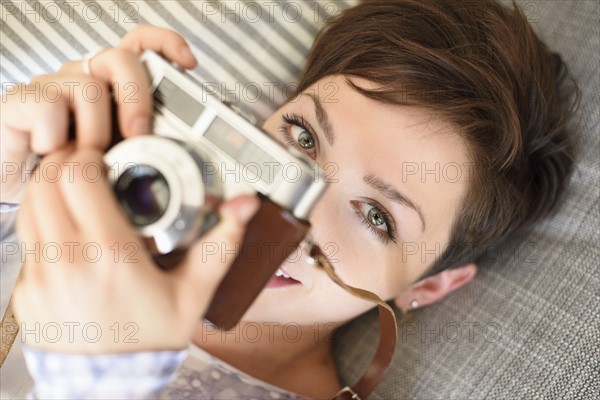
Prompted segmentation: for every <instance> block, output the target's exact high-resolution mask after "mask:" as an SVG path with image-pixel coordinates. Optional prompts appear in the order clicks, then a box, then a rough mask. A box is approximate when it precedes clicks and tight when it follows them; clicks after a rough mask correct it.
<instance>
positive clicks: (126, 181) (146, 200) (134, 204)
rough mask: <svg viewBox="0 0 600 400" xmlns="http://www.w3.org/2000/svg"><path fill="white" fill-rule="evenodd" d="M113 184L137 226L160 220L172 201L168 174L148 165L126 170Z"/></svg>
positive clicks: (122, 204) (119, 198)
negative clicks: (167, 178) (164, 174)
mask: <svg viewBox="0 0 600 400" xmlns="http://www.w3.org/2000/svg"><path fill="white" fill-rule="evenodd" d="M114 188H115V194H116V196H117V199H118V200H119V202H120V203H121V206H122V207H123V209H124V210H125V212H126V213H127V214H128V216H129V218H130V220H131V222H132V223H133V224H134V225H137V226H144V225H149V224H151V223H153V222H156V221H158V219H160V217H162V215H163V214H164V213H165V211H166V209H167V206H168V205H169V197H170V192H169V185H168V184H167V181H166V179H165V177H164V176H163V175H162V174H161V173H160V172H159V171H158V170H156V169H155V168H153V167H150V166H148V165H136V166H135V167H131V168H128V169H127V170H125V171H124V172H123V174H121V176H120V177H119V179H118V180H117V183H116V185H115V186H114Z"/></svg>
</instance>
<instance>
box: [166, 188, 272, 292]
mask: <svg viewBox="0 0 600 400" xmlns="http://www.w3.org/2000/svg"><path fill="white" fill-rule="evenodd" d="M259 205H260V202H259V200H258V198H256V197H254V196H249V195H245V196H239V197H236V198H235V199H233V200H230V201H228V202H226V203H224V204H223V205H222V206H221V207H220V209H219V223H218V224H217V225H216V226H215V227H214V228H213V229H211V230H210V231H209V233H208V234H207V235H205V236H204V237H202V238H201V239H199V240H198V241H197V242H196V243H194V244H193V245H192V246H191V248H190V249H189V251H188V254H187V255H186V258H185V259H184V260H183V262H182V264H181V265H179V267H178V268H176V269H175V270H173V273H174V274H175V275H176V279H177V280H178V281H179V282H180V284H181V286H182V290H181V291H180V293H182V296H184V297H183V298H185V296H190V295H191V296H195V297H197V296H198V295H201V296H206V291H200V292H203V293H200V292H199V290H198V288H199V287H202V288H211V289H212V290H215V289H216V285H217V284H218V283H219V282H220V281H221V279H222V278H223V276H224V275H225V272H227V269H228V267H229V265H231V263H232V262H233V260H234V257H233V254H229V256H230V257H223V253H222V252H223V251H224V250H225V249H228V250H231V249H235V248H236V247H237V248H240V247H241V243H240V242H241V240H242V238H243V235H244V232H245V230H246V224H247V223H248V221H250V219H251V218H252V216H254V214H255V213H256V211H257V210H258V208H259Z"/></svg>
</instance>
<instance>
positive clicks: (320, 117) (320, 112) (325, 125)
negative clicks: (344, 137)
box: [306, 93, 335, 146]
mask: <svg viewBox="0 0 600 400" xmlns="http://www.w3.org/2000/svg"><path fill="white" fill-rule="evenodd" d="M306 95H307V96H308V97H310V98H311V99H312V101H313V103H315V111H316V114H317V121H318V122H319V125H321V129H322V130H323V133H325V138H326V139H327V142H329V145H330V146H333V143H334V142H335V134H334V133H333V126H332V125H331V121H329V116H328V115H327V112H326V111H325V108H323V104H321V100H319V96H317V95H315V94H312V93H306Z"/></svg>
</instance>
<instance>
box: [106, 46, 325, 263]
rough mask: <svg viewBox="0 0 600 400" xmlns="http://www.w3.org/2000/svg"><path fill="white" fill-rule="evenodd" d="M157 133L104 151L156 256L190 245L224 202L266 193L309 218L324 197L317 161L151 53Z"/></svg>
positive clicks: (147, 57)
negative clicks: (221, 202)
mask: <svg viewBox="0 0 600 400" xmlns="http://www.w3.org/2000/svg"><path fill="white" fill-rule="evenodd" d="M141 60H142V62H143V63H144V64H145V67H146V69H147V71H148V73H149V76H150V79H151V88H150V90H151V92H152V94H153V97H154V121H153V128H152V131H153V132H152V133H153V135H146V136H141V137H135V138H130V139H127V140H124V141H122V142H120V143H119V144H117V145H116V146H114V147H113V148H111V149H110V150H109V151H108V152H107V154H106V155H105V162H106V164H107V165H108V167H109V170H110V171H109V172H110V173H109V180H110V183H111V184H112V185H113V188H114V189H115V193H116V195H117V198H118V199H119V201H120V203H121V205H122V207H123V209H124V210H125V212H126V213H127V214H128V216H129V217H130V219H131V221H132V222H133V224H134V225H135V226H136V228H137V230H138V233H139V234H140V236H141V237H143V238H144V240H145V241H146V243H147V245H148V247H149V249H150V251H151V252H153V253H154V254H168V253H171V252H174V251H177V250H181V249H185V248H187V247H188V246H189V245H190V244H191V243H192V242H193V241H194V240H195V239H196V238H197V237H198V236H200V235H201V234H202V233H203V232H205V231H206V230H207V229H209V228H210V227H211V226H212V225H213V224H214V223H215V221H216V218H215V213H214V211H215V209H216V207H217V206H218V203H219V201H220V200H222V199H228V198H232V197H234V196H236V195H239V194H242V193H260V194H261V195H263V196H264V197H266V198H268V199H270V200H271V201H272V202H273V203H275V204H276V205H277V206H279V207H280V208H281V209H283V210H287V211H288V212H289V213H290V215H293V217H295V218H297V219H299V220H302V221H306V220H307V219H308V216H309V213H310V212H311V210H312V208H313V207H314V205H315V204H316V202H317V201H318V200H319V198H320V197H321V195H322V194H323V192H324V190H325V188H326V183H325V179H324V174H323V171H322V170H321V168H319V167H318V166H317V165H316V164H315V163H314V162H312V161H311V160H310V159H308V158H307V157H305V156H304V155H303V154H301V153H300V152H299V151H297V150H295V149H289V148H286V147H285V146H283V145H282V144H281V143H279V142H278V141H276V140H275V139H273V138H272V137H270V136H269V135H268V134H266V133H265V132H264V131H262V130H261V129H259V128H257V127H256V126H255V125H254V124H253V122H252V121H250V120H249V118H247V117H246V116H244V115H243V113H241V112H240V111H239V110H237V109H236V108H235V107H233V106H229V105H227V104H225V103H223V102H222V101H221V100H220V98H219V96H217V95H216V94H214V93H212V92H211V91H209V90H208V89H207V88H206V87H205V86H204V85H203V84H202V83H201V82H199V81H198V80H197V79H195V78H194V77H192V76H191V75H190V74H188V73H185V72H182V71H181V69H179V68H178V67H175V66H174V65H172V64H171V63H169V62H168V61H166V60H165V59H163V58H162V57H161V56H160V55H158V54H156V53H154V52H153V51H146V52H144V54H143V55H142V56H141Z"/></svg>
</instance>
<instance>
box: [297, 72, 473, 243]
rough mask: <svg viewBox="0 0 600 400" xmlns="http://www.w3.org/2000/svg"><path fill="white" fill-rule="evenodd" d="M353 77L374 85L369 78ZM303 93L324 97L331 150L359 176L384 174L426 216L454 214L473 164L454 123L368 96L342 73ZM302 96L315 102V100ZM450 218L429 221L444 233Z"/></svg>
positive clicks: (367, 85)
mask: <svg viewBox="0 0 600 400" xmlns="http://www.w3.org/2000/svg"><path fill="white" fill-rule="evenodd" d="M352 81H353V82H354V83H355V84H356V85H358V86H360V87H363V88H366V89H373V88H375V87H374V84H373V83H371V82H369V81H366V80H361V79H355V78H353V79H352ZM305 93H311V94H314V95H316V96H317V97H318V98H319V99H320V101H321V103H322V106H323V108H324V110H325V111H326V113H327V115H328V117H329V120H330V122H331V125H332V127H333V130H334V133H335V137H336V141H335V144H334V146H333V147H332V149H331V153H332V154H331V155H332V156H334V157H335V158H337V159H338V161H339V162H340V163H341V164H343V165H352V166H353V167H354V168H355V169H356V171H355V172H356V174H357V176H358V175H360V174H365V173H376V174H377V175H378V176H381V177H382V179H383V180H384V181H386V182H389V183H391V184H392V185H393V186H395V187H397V188H399V189H400V190H401V191H402V192H403V193H406V194H407V195H408V196H409V197H410V198H411V199H413V200H414V202H415V203H417V204H418V205H419V206H420V207H421V209H422V210H423V213H424V214H425V219H426V220H430V221H432V222H433V221H443V220H446V219H448V218H447V217H448V215H450V216H451V217H452V216H454V215H455V214H456V212H457V211H458V207H459V205H460V203H461V200H462V198H463V197H464V195H465V194H466V191H467V188H468V182H469V178H470V176H471V173H472V170H473V168H474V165H473V164H472V163H471V162H470V160H469V157H468V152H467V147H466V145H465V143H464V141H463V139H462V138H461V137H460V135H459V134H458V133H457V132H456V130H455V129H454V128H453V127H452V126H451V125H450V124H448V123H446V122H445V121H444V120H443V119H442V118H440V117H439V116H438V115H436V114H435V113H434V112H432V111H429V110H426V109H424V108H418V107H406V106H399V105H390V104H383V103H381V102H378V101H375V100H373V99H370V98H367V97H365V96H363V95H362V94H360V93H359V92H357V91H356V90H355V89H354V88H352V87H351V86H349V85H348V84H347V83H346V81H345V79H343V77H341V76H332V77H325V78H323V79H321V80H319V81H318V82H317V83H316V84H315V85H313V86H312V87H310V88H309V89H308V90H307V91H306V92H305ZM303 97H304V98H305V99H304V100H305V101H306V104H307V105H308V106H309V107H312V100H310V99H309V98H307V97H308V96H303ZM313 108H314V107H313ZM452 220H453V218H449V221H448V222H447V223H441V224H439V223H435V224H434V223H431V224H430V226H431V227H432V228H433V229H434V231H438V230H439V231H442V232H446V231H448V230H449V225H450V224H451V222H452ZM428 230H429V227H428Z"/></svg>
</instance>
